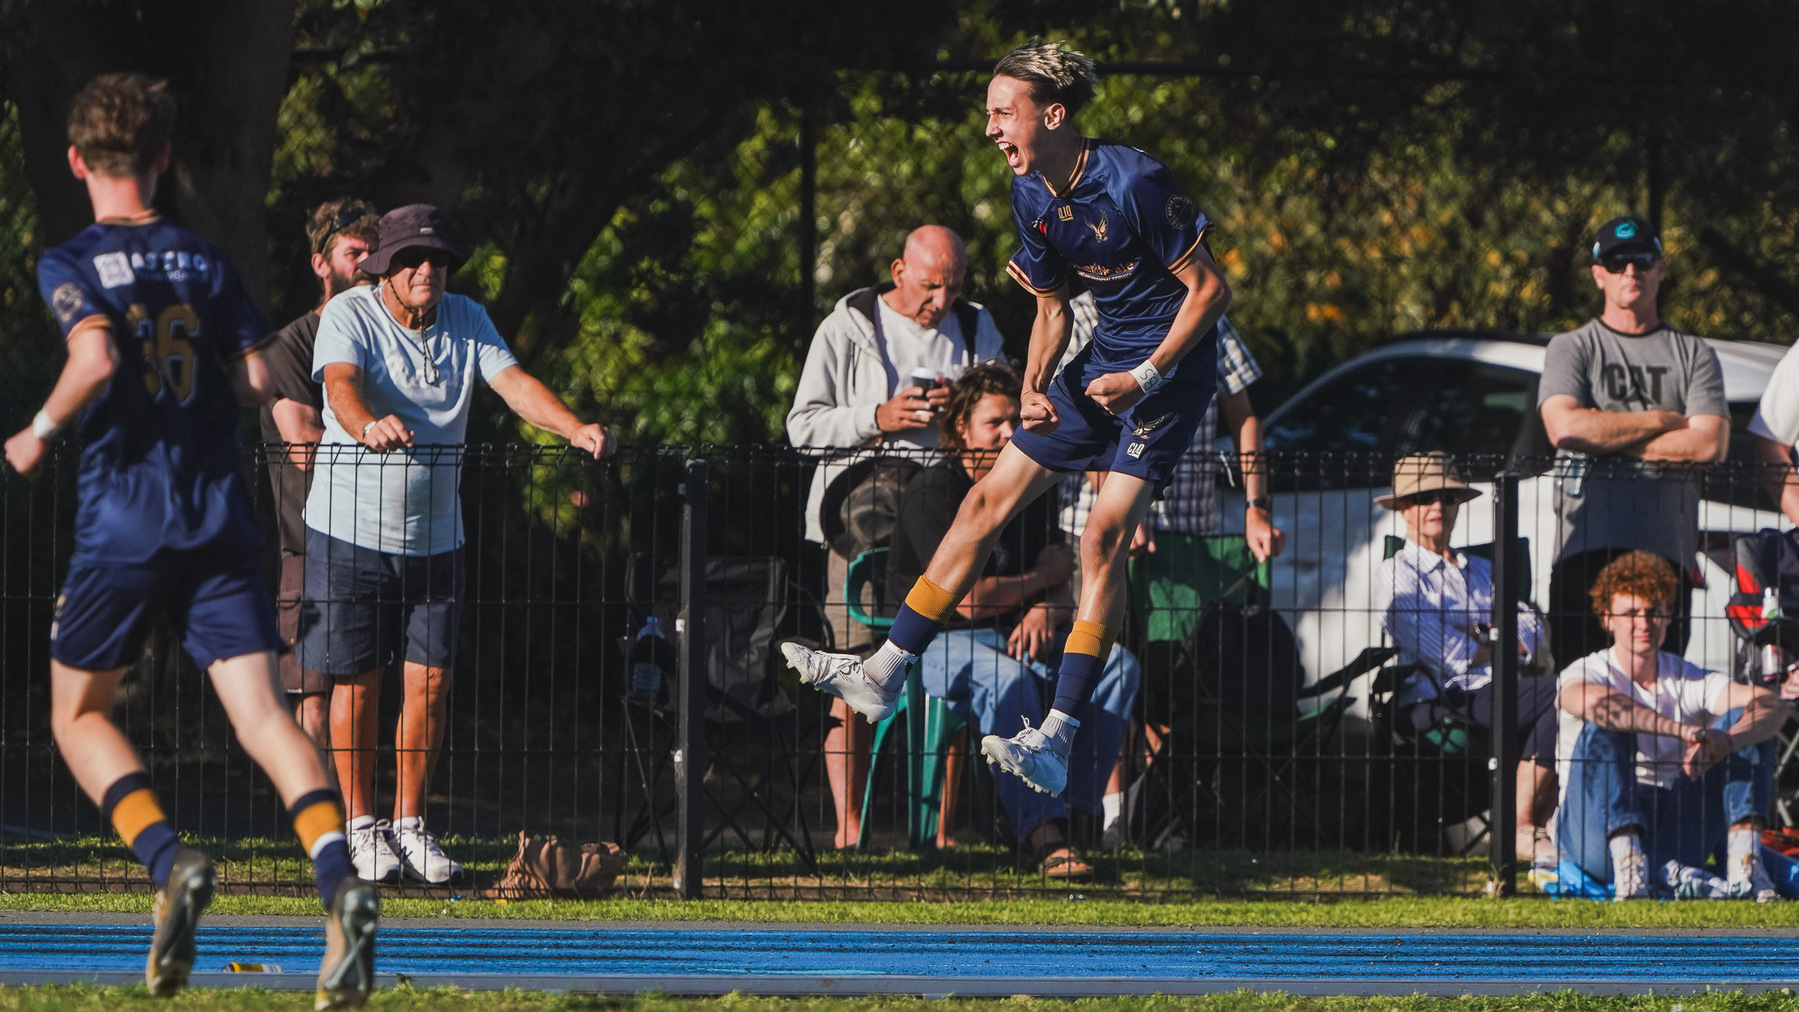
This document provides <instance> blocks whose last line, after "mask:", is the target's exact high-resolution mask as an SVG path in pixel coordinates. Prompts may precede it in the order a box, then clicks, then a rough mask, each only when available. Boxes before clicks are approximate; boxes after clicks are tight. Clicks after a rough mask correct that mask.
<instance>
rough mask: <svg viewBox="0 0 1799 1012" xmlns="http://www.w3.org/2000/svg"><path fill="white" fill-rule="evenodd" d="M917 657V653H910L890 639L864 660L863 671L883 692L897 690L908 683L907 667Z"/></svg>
mask: <svg viewBox="0 0 1799 1012" xmlns="http://www.w3.org/2000/svg"><path fill="white" fill-rule="evenodd" d="M917 659H918V655H917V654H909V653H907V652H905V651H904V650H901V649H900V648H899V647H897V646H895V645H894V643H893V641H892V640H888V641H887V642H885V643H883V644H881V649H879V650H876V651H875V652H874V653H873V654H872V655H870V656H869V657H868V658H867V659H866V660H864V661H863V662H862V673H863V674H864V675H867V676H868V680H869V681H871V682H873V683H875V684H876V685H878V686H880V687H881V691H882V692H897V691H898V686H901V685H904V684H905V683H906V669H907V668H908V667H910V666H911V664H912V662H913V661H915V660H917Z"/></svg>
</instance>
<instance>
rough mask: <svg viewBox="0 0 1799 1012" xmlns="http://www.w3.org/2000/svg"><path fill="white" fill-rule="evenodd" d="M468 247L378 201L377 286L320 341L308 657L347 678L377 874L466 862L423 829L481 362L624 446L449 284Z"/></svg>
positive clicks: (573, 439)
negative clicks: (387, 774)
mask: <svg viewBox="0 0 1799 1012" xmlns="http://www.w3.org/2000/svg"><path fill="white" fill-rule="evenodd" d="M467 258H468V252H467V250H465V249H464V248H463V247H461V246H458V245H456V244H455V243H453V242H452V241H451V240H450V238H449V234H448V228H447V224H446V222H445V219H444V215H443V213H442V212H441V211H439V210H438V209H437V208H435V207H432V206H430V205H427V204H409V205H407V206H405V207H399V208H395V209H394V210H392V211H389V212H388V213H387V214H386V215H384V216H382V218H381V223H380V228H379V236H378V239H377V243H376V246H375V249H374V251H373V252H371V253H370V254H369V255H368V256H367V258H365V259H364V260H363V262H362V270H363V273H365V274H368V275H369V276H370V277H373V278H376V279H377V283H376V284H375V285H373V286H364V287H357V288H352V289H350V290H349V291H346V292H343V293H341V294H339V295H338V296H337V297H336V298H334V299H332V300H331V301H330V303H328V304H327V305H326V306H325V310H324V312H323V314H321V316H320V319H319V333H318V340H317V344H316V346H315V348H314V351H313V362H312V375H313V379H314V380H316V381H318V382H321V383H323V384H324V387H325V410H324V436H323V437H322V438H321V439H320V445H319V451H318V457H317V463H316V464H315V467H316V472H315V475H314V477H313V484H312V490H311V492H310V493H309V494H308V496H307V500H306V593H305V600H306V604H305V605H304V606H303V607H302V611H301V616H300V635H299V644H298V645H299V653H300V658H299V661H300V664H301V665H303V666H305V667H308V668H312V669H314V670H317V671H321V672H324V673H325V674H327V675H329V676H331V677H332V678H333V679H335V681H336V684H335V687H334V688H333V690H332V698H331V740H332V743H333V744H334V745H335V746H336V748H337V750H338V759H339V761H338V763H337V775H338V781H339V783H340V784H341V786H342V788H343V793H344V798H345V804H346V808H347V809H348V812H349V816H350V819H349V827H350V834H349V835H350V853H351V857H352V858H353V860H354V861H355V864H356V871H357V874H358V875H360V876H362V877H363V878H365V879H370V880H377V881H378V880H388V879H393V878H397V877H398V876H399V875H400V873H401V871H402V870H404V871H405V872H406V873H407V874H410V875H412V876H413V877H415V878H418V879H421V880H423V881H425V882H428V883H431V884H434V885H441V884H444V883H446V882H450V881H452V880H455V879H457V878H459V877H460V876H461V874H462V867H461V865H459V864H457V863H456V862H455V861H453V860H451V859H450V858H449V857H447V856H445V854H444V852H443V850H442V849H441V848H440V847H439V846H438V844H437V841H436V840H435V838H434V837H433V835H432V834H431V833H430V832H429V831H427V830H426V829H425V821H424V802H425V794H426V790H427V787H428V781H429V780H430V776H431V771H432V769H433V768H434V767H435V765H436V761H437V755H438V752H439V749H440V748H441V746H442V742H443V732H444V719H445V710H446V703H447V693H448V689H449V680H450V670H451V668H452V666H453V664H454V661H455V650H456V627H457V624H458V620H459V618H460V611H461V598H462V588H463V559H462V554H463V552H462V542H463V531H462V515H461V507H460V504H459V501H458V493H457V485H458V470H459V462H460V459H461V448H462V444H463V440H464V436H465V433H466V431H467V428H468V414H469V404H470V400H471V398H472V396H473V394H474V389H475V380H476V379H477V378H479V379H480V380H481V381H482V382H485V383H486V384H487V385H488V386H490V387H492V388H493V390H494V392H496V393H498V394H499V395H500V397H501V398H502V399H504V400H505V401H506V404H507V406H508V407H510V408H511V409H512V410H513V411H515V412H517V413H518V415H519V417H521V418H523V419H524V420H525V421H527V422H529V423H531V424H532V425H535V426H537V427H539V428H542V429H547V430H549V431H551V432H554V433H556V434H557V435H559V436H561V437H563V438H564V439H567V440H568V441H569V444H570V445H571V446H574V447H576V448H578V449H581V450H585V451H587V452H588V453H591V454H592V455H593V456H594V457H596V458H597V457H601V456H604V455H606V454H608V453H611V452H612V451H613V450H614V449H616V448H617V443H616V441H615V440H614V439H613V438H612V436H611V434H610V433H608V432H607V431H606V429H605V427H604V426H601V425H598V424H595V423H588V422H583V421H582V420H581V419H579V418H577V417H576V416H575V415H574V413H573V412H571V411H570V410H569V409H568V407H567V406H566V405H564V404H563V403H562V401H561V399H560V398H558V397H557V396H556V395H555V394H554V393H552V392H551V391H550V390H549V388H548V387H545V386H544V385H543V384H542V383H540V382H538V381H537V380H536V379H534V378H532V377H531V376H530V375H529V374H528V373H526V372H525V371H524V370H523V369H521V368H519V366H518V361H517V359H515V358H513V355H512V352H511V350H510V349H509V348H508V347H507V346H506V342H505V340H504V339H503V338H501V337H500V335H499V333H498V332H496V331H495V329H494V326H493V322H492V321H491V320H490V319H488V316H487V311H486V310H485V309H483V308H482V307H481V306H480V305H479V304H477V303H476V302H475V301H474V300H472V299H468V298H465V297H463V296H460V295H449V294H446V293H445V292H444V283H445V281H446V280H448V277H449V273H450V271H451V270H453V269H454V268H455V267H456V266H457V265H458V264H460V263H461V262H462V261H464V260H466V259H467ZM395 661H401V662H404V663H403V674H404V678H405V689H404V693H403V696H402V698H403V702H402V705H401V712H400V718H399V724H398V727H397V729H396V733H395V751H396V752H397V753H398V767H399V776H398V779H397V783H396V788H395V797H394V808H393V813H394V817H393V821H392V822H391V823H389V822H387V821H386V820H381V821H379V822H378V821H376V819H375V815H374V811H375V809H374V766H373V762H372V756H373V754H374V748H375V738H376V723H375V721H376V709H377V702H378V700H379V698H380V688H381V676H382V673H383V671H385V670H386V668H387V667H388V665H390V664H392V663H393V662H395Z"/></svg>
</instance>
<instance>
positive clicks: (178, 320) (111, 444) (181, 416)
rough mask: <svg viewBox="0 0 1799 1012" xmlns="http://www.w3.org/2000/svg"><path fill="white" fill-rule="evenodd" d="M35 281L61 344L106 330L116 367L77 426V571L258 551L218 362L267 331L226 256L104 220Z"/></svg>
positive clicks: (154, 225) (171, 230)
mask: <svg viewBox="0 0 1799 1012" xmlns="http://www.w3.org/2000/svg"><path fill="white" fill-rule="evenodd" d="M37 274H38V288H39V290H40V291H41V292H42V293H43V296H44V301H45V302H47V303H48V304H49V305H50V308H51V310H52V311H53V312H54V314H55V316H56V320H57V323H58V324H59V325H60V326H61V327H62V332H63V336H64V338H67V337H68V335H69V334H70V333H72V332H73V331H74V330H75V329H76V328H77V327H80V326H82V325H83V324H84V323H89V322H90V321H103V322H104V323H105V324H106V325H107V326H108V327H109V329H110V330H111V333H112V343H113V347H114V348H115V349H116V350H117V352H118V359H119V364H118V369H117V371H116V372H115V373H114V374H113V378H112V382H111V383H110V384H108V385H107V387H106V389H105V390H104V391H103V392H102V393H101V394H100V396H99V398H97V399H96V400H95V401H94V402H93V403H92V404H90V405H89V406H88V408H87V410H86V411H84V412H83V413H82V415H81V419H80V422H79V428H78V431H79V433H80V435H81V438H82V440H83V441H84V442H85V443H86V446H85V448H84V449H83V450H82V453H81V477H80V485H79V488H78V493H77V500H78V505H77V508H76V517H75V551H74V555H73V556H72V559H71V562H72V563H79V564H92V563H108V562H111V563H130V562H143V561H146V560H148V559H149V558H150V557H151V556H152V555H154V554H156V552H157V550H158V549H162V548H169V549H175V550H184V549H192V548H200V547H205V546H209V545H211V546H219V547H225V548H230V547H242V548H245V549H255V548H258V547H260V546H261V544H262V537H261V535H260V534H259V533H258V532H257V529H256V515H255V512H254V510H253V509H252V506H251V500H250V496H249V492H248V487H247V486H246V484H245V482H244V478H243V475H242V473H241V463H242V461H241V449H240V447H239V443H238V423H239V409H238V404H237V399H236V397H235V395H234V394H233V392H232V389H231V383H230V380H229V378H228V377H227V376H226V373H225V363H226V362H228V361H233V360H235V359H238V358H241V357H242V356H244V355H245V354H247V353H248V352H250V351H251V350H253V349H254V348H255V347H256V346H257V345H259V344H261V343H262V342H263V341H265V340H267V338H268V337H269V326H268V323H267V322H266V321H265V320H264V319H263V316H262V314H261V313H260V312H259V311H257V309H256V306H255V305H254V304H253V303H252V302H251V301H250V300H249V298H248V297H247V296H245V294H244V290H243V285H242V284H241V283H240V282H239V280H238V277H237V273H236V272H235V271H234V270H232V268H231V265H230V264H229V263H228V262H226V260H225V256H224V254H223V253H221V252H220V251H219V249H218V247H216V246H214V245H213V244H211V243H209V242H207V241H206V240H204V239H201V238H200V237H199V236H196V235H194V234H193V233H191V232H189V231H187V230H186V229H183V228H180V227H178V226H175V225H171V224H169V223H167V222H164V221H159V220H155V219H152V220H150V221H148V222H129V223H128V222H117V221H109V222H101V223H97V224H94V225H91V226H89V227H88V228H86V229H85V230H83V231H82V233H81V234H80V235H78V236H76V237H75V238H74V239H72V240H70V241H69V242H67V243H64V244H63V245H61V246H58V247H56V248H55V249H52V250H48V251H46V252H45V253H44V257H43V259H42V260H41V261H39V263H38V269H37Z"/></svg>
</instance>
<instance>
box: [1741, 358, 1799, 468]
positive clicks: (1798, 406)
mask: <svg viewBox="0 0 1799 1012" xmlns="http://www.w3.org/2000/svg"><path fill="white" fill-rule="evenodd" d="M1749 431H1750V432H1753V433H1755V434H1756V435H1758V436H1766V437H1768V438H1769V439H1772V440H1773V441H1775V442H1776V443H1779V444H1780V445H1782V446H1799V344H1795V345H1793V346H1792V347H1791V348H1788V349H1787V353H1786V354H1785V355H1782V356H1781V358H1780V364H1779V365H1776V366H1775V367H1774V375H1772V376H1770V377H1768V386H1767V389H1765V390H1763V391H1762V402H1761V406H1759V407H1757V408H1756V409H1755V417H1754V418H1751V419H1750V420H1749Z"/></svg>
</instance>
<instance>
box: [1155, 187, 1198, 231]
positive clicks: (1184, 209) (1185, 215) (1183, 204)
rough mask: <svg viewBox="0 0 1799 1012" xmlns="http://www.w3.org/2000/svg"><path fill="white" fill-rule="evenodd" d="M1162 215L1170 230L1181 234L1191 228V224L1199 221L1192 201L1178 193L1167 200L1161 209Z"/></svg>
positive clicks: (1196, 209) (1196, 208)
mask: <svg viewBox="0 0 1799 1012" xmlns="http://www.w3.org/2000/svg"><path fill="white" fill-rule="evenodd" d="M1162 214H1163V216H1164V217H1166V218H1167V219H1168V225H1169V227H1170V228H1177V229H1180V230H1181V231H1183V232H1184V231H1186V230H1187V229H1190V228H1192V227H1193V223H1194V222H1196V221H1198V220H1199V208H1198V207H1195V206H1194V204H1193V201H1191V200H1188V199H1187V198H1186V197H1183V196H1181V195H1180V194H1178V193H1177V194H1175V195H1174V196H1172V197H1169V198H1168V203H1167V204H1165V205H1163V207H1162Z"/></svg>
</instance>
